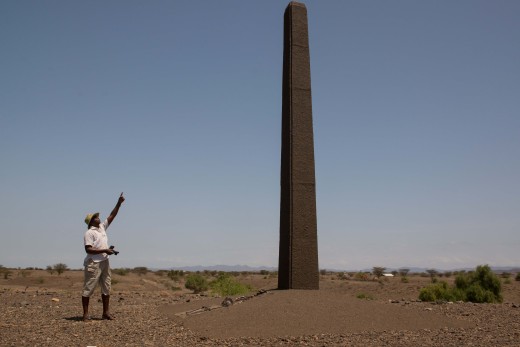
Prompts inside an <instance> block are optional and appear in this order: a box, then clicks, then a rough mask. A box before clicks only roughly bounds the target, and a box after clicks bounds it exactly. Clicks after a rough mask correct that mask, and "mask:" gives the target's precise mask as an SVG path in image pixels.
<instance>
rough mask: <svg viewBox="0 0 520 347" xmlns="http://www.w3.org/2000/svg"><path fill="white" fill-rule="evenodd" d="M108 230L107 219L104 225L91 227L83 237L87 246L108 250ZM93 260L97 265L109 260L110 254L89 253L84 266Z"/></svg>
mask: <svg viewBox="0 0 520 347" xmlns="http://www.w3.org/2000/svg"><path fill="white" fill-rule="evenodd" d="M107 228H108V219H105V221H104V222H103V223H101V224H100V225H99V227H97V228H96V227H94V226H91V227H90V229H88V230H87V231H86V232H85V236H84V237H83V239H84V243H85V246H92V248H95V249H107V248H108V237H107V233H106V229H107ZM90 259H92V260H93V261H94V262H95V263H99V262H100V261H103V260H107V259H108V254H106V253H99V254H90V253H87V256H86V257H85V261H84V262H83V265H85V266H86V265H87V263H88V261H89V260H90Z"/></svg>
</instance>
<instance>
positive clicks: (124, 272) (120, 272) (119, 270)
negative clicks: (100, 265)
mask: <svg viewBox="0 0 520 347" xmlns="http://www.w3.org/2000/svg"><path fill="white" fill-rule="evenodd" d="M112 272H113V273H115V274H116V275H119V276H126V275H128V273H129V272H130V269H128V268H117V269H112Z"/></svg>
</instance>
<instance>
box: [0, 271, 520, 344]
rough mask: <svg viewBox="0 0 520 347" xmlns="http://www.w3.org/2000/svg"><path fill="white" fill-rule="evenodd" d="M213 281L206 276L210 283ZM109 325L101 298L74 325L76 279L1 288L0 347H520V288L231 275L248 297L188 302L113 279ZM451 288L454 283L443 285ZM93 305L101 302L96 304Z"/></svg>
mask: <svg viewBox="0 0 520 347" xmlns="http://www.w3.org/2000/svg"><path fill="white" fill-rule="evenodd" d="M208 276H210V274H208ZM113 279H114V282H113V288H112V295H111V312H112V314H113V315H114V316H115V317H116V319H115V320H113V321H107V320H101V312H102V305H101V302H100V301H101V300H100V293H99V289H98V290H97V291H96V293H95V294H94V295H95V296H94V297H93V298H92V299H91V307H90V314H91V316H92V319H91V320H90V321H88V322H83V321H82V320H81V316H82V309H81V287H82V283H83V272H82V271H79V270H76V271H73V270H68V271H65V272H64V273H62V274H61V275H57V274H56V273H54V274H52V275H51V274H50V273H48V272H47V271H44V270H20V269H11V275H10V276H8V278H4V276H2V277H1V278H0V345H1V346H97V347H101V346H520V282H519V281H515V276H514V275H513V276H512V277H511V279H510V280H507V281H505V280H503V281H504V282H505V283H503V296H504V302H503V303H501V304H473V303H462V302H455V303H446V302H444V303H428V302H420V301H419V300H418V296H419V290H420V288H422V287H424V286H426V285H427V284H429V283H430V281H431V280H430V278H428V277H421V276H419V275H409V276H408V279H409V281H408V283H403V282H402V281H401V279H400V277H399V276H396V277H393V278H384V279H382V280H379V281H378V280H373V279H370V278H369V279H368V280H365V281H361V280H354V279H353V278H349V277H348V276H347V279H340V278H338V276H337V274H335V273H327V274H325V275H321V276H320V290H319V291H305V290H284V291H279V290H276V289H275V288H276V284H277V278H276V276H275V275H273V274H270V275H265V274H263V275H261V274H258V273H256V274H254V273H241V274H237V276H236V279H237V280H239V281H240V282H241V283H245V284H249V285H251V286H252V287H253V288H254V290H253V291H252V292H251V293H250V294H247V295H245V296H244V297H242V298H240V297H232V299H233V300H234V303H233V304H232V305H229V306H227V307H223V306H222V305H221V303H222V302H223V300H224V299H225V298H223V297H217V296H215V295H214V294H212V293H211V292H206V293H203V294H194V293H192V292H191V291H189V290H187V289H185V288H184V283H183V279H182V278H181V279H180V280H178V281H176V282H175V281H173V280H172V279H170V278H169V277H168V276H166V275H165V273H164V272H147V273H146V274H141V275H139V274H136V273H132V272H130V273H128V274H126V275H124V276H122V275H117V274H113ZM441 280H446V281H447V282H453V280H454V276H451V277H450V278H441ZM98 299H99V301H98Z"/></svg>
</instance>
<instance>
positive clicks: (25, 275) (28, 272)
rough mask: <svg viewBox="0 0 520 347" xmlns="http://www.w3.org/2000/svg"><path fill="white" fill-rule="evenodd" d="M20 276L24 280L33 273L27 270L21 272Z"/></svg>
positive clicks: (19, 272)
mask: <svg viewBox="0 0 520 347" xmlns="http://www.w3.org/2000/svg"><path fill="white" fill-rule="evenodd" d="M18 276H22V277H23V278H25V277H28V276H31V271H29V270H25V269H22V270H19V271H18Z"/></svg>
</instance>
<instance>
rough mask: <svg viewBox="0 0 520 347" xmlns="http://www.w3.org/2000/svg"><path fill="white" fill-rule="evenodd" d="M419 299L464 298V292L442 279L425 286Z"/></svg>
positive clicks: (451, 299) (449, 299)
mask: <svg viewBox="0 0 520 347" xmlns="http://www.w3.org/2000/svg"><path fill="white" fill-rule="evenodd" d="M419 299H421V300H422V301H441V300H446V301H456V300H462V299H463V297H462V294H461V293H460V291H459V290H456V289H455V288H451V287H449V286H448V283H446V282H444V281H440V282H437V283H434V284H430V285H429V286H427V287H424V288H422V289H421V291H420V292H419Z"/></svg>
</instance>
